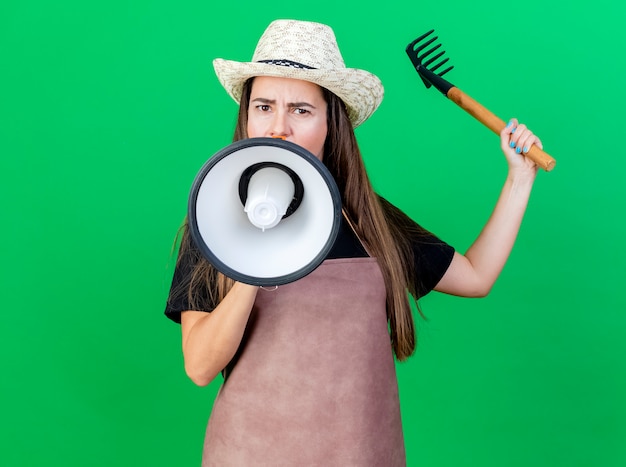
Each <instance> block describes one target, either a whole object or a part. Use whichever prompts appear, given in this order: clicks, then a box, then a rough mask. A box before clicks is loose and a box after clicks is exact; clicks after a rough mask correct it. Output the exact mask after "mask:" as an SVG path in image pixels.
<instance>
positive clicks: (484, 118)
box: [446, 86, 556, 172]
mask: <svg viewBox="0 0 626 467" xmlns="http://www.w3.org/2000/svg"><path fill="white" fill-rule="evenodd" d="M446 95H447V97H448V99H450V100H451V101H453V102H454V103H455V104H457V105H458V106H459V107H461V108H462V109H463V110H465V111H466V112H467V113H469V114H470V115H471V116H472V117H474V118H475V119H476V120H478V121H479V122H480V123H482V124H483V125H485V126H486V127H487V128H489V129H490V130H491V131H493V132H494V133H496V134H497V135H499V134H500V132H501V131H502V130H503V129H504V127H505V126H506V122H505V121H504V120H502V119H501V118H499V117H497V116H496V115H494V114H493V113H492V112H491V111H489V110H487V109H486V108H485V107H483V106H482V105H481V104H479V103H478V102H476V101H475V100H474V99H472V98H471V97H470V96H468V95H467V94H465V93H464V92H463V91H461V90H460V89H459V88H457V87H456V86H453V87H451V88H450V89H449V90H448V92H447V94H446ZM525 155H526V157H528V158H529V159H530V160H532V161H533V162H534V163H535V164H537V165H538V166H539V167H541V168H542V169H543V170H545V171H546V172H550V171H551V170H552V169H553V168H554V166H555V165H556V160H554V158H553V157H552V156H550V155H549V154H548V153H546V152H544V151H543V150H542V149H540V148H539V147H537V146H536V145H534V144H533V145H532V146H531V148H530V150H529V151H528V152H527V153H525Z"/></svg>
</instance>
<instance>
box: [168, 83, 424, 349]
mask: <svg viewBox="0 0 626 467" xmlns="http://www.w3.org/2000/svg"><path fill="white" fill-rule="evenodd" d="M252 80H253V78H252V79H250V80H248V82H246V84H245V86H244V88H243V93H242V97H241V102H240V105H239V115H238V119H237V125H236V127H235V134H234V137H233V141H239V140H241V139H245V138H247V121H248V106H249V102H250V92H251V88H252ZM322 91H323V93H324V99H325V100H326V103H327V106H328V110H327V121H328V135H327V137H326V142H325V146H324V159H323V162H324V164H325V165H326V167H327V168H328V170H329V171H330V173H331V174H332V175H333V177H334V179H335V181H336V182H337V186H338V187H339V191H340V193H341V196H342V203H343V208H344V211H345V212H346V214H347V216H348V217H349V219H350V221H351V224H352V225H353V226H354V229H355V230H356V233H357V235H358V237H359V238H360V239H361V240H362V241H363V243H364V244H365V247H366V249H367V250H368V251H369V252H370V253H371V254H372V256H374V257H376V258H377V260H378V262H379V265H380V268H381V271H382V274H383V277H384V281H385V286H386V290H387V317H388V319H389V329H390V333H391V344H392V346H393V350H394V353H395V355H396V358H397V359H398V360H404V359H406V358H407V357H409V356H410V355H411V354H412V353H413V351H414V350H415V345H416V337H415V324H414V320H413V315H412V311H411V306H410V303H409V299H408V294H407V292H408V293H410V294H411V295H413V296H414V297H416V298H417V295H416V293H417V292H416V290H415V284H416V279H417V278H416V277H415V271H414V267H413V264H414V260H413V252H412V247H411V242H410V238H409V234H410V233H409V232H407V229H406V227H407V223H406V216H404V215H403V214H402V213H401V212H400V211H399V210H397V209H396V208H394V207H393V206H392V205H391V204H390V203H388V202H385V201H384V200H383V199H382V198H380V197H379V196H378V195H377V194H376V193H375V192H374V190H373V188H372V185H371V183H370V180H369V177H368V175H367V172H366V170H365V164H364V162H363V159H362V157H361V151H360V149H359V146H358V144H357V141H356V137H355V134H354V129H353V128H352V124H351V122H350V119H349V118H348V114H347V112H346V108H345V106H344V104H343V101H341V99H339V98H338V97H337V96H336V95H335V94H333V93H332V92H330V91H328V90H326V89H324V88H322ZM180 251H181V253H183V252H186V253H187V254H192V255H193V257H191V258H190V263H191V264H195V266H194V267H193V268H192V269H191V270H190V271H187V273H186V275H187V277H186V280H184V281H183V282H182V283H181V286H180V289H179V290H178V291H173V293H177V292H178V293H185V294H186V295H187V300H188V302H189V304H190V306H191V307H192V309H197V310H202V309H206V306H207V305H206V303H211V302H212V303H216V302H218V301H220V300H222V299H223V298H224V296H225V295H226V293H228V291H229V290H230V288H231V287H232V285H233V283H234V281H233V280H232V279H230V278H227V277H226V276H224V275H223V274H221V273H219V272H218V271H217V270H216V269H215V268H214V267H213V266H212V265H211V264H210V263H209V262H208V261H207V260H206V259H204V258H203V257H201V255H200V253H199V252H198V250H197V249H196V248H193V245H192V241H191V235H190V234H189V230H188V226H187V223H185V224H184V225H183V232H182V240H181V244H180ZM181 256H182V254H180V253H179V257H181ZM197 287H204V288H205V290H207V289H208V294H207V295H206V296H202V297H199V296H198V294H196V293H195V290H197ZM183 288H184V290H183Z"/></svg>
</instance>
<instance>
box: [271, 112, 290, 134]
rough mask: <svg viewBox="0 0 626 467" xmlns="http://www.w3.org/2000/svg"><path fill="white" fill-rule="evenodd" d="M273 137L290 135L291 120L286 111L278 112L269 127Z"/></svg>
mask: <svg viewBox="0 0 626 467" xmlns="http://www.w3.org/2000/svg"><path fill="white" fill-rule="evenodd" d="M269 136H270V137H271V138H280V139H286V138H287V136H289V122H288V121H287V115H286V112H276V113H275V114H274V118H273V119H272V124H271V125H270V128H269Z"/></svg>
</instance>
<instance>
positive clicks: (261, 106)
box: [256, 104, 270, 112]
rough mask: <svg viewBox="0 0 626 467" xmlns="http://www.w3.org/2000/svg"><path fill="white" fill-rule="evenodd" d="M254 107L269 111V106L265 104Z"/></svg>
mask: <svg viewBox="0 0 626 467" xmlns="http://www.w3.org/2000/svg"><path fill="white" fill-rule="evenodd" d="M256 108H257V109H259V110H260V111H261V112H269V110H270V106H269V105H267V104H261V105H257V106H256Z"/></svg>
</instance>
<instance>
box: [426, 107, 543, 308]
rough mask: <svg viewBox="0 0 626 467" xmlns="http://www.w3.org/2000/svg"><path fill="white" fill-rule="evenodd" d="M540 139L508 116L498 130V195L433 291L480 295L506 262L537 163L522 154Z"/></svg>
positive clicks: (492, 282) (489, 288)
mask: <svg viewBox="0 0 626 467" xmlns="http://www.w3.org/2000/svg"><path fill="white" fill-rule="evenodd" d="M533 144H536V145H537V146H539V147H540V148H543V146H542V144H541V141H540V140H539V139H538V138H537V137H536V136H535V135H534V134H533V133H532V132H531V131H530V130H529V129H528V128H527V127H526V126H525V125H523V124H519V123H518V121H517V120H516V119H512V120H511V121H510V122H509V124H508V126H507V127H506V128H505V129H504V130H502V132H501V133H500V146H501V148H502V151H503V152H504V155H505V156H506V159H507V161H508V164H509V172H508V176H507V178H506V181H505V183H504V186H503V188H502V191H501V193H500V197H499V198H498V201H497V203H496V206H495V208H494V210H493V213H492V214H491V217H490V218H489V220H488V221H487V223H486V224H485V226H484V227H483V229H482V231H481V233H480V235H479V236H478V238H477V239H476V240H475V241H474V243H473V244H472V245H471V246H470V248H469V249H468V250H467V251H466V253H465V254H464V255H461V254H460V253H455V255H454V258H453V260H452V263H451V264H450V267H449V268H448V271H447V272H446V274H445V275H444V276H443V278H442V279H441V281H440V282H439V284H437V286H436V287H435V290H438V291H440V292H444V293H448V294H452V295H459V296H462V297H484V296H485V295H487V294H488V293H489V291H490V290H491V288H492V287H493V284H494V283H495V281H496V279H497V278H498V276H499V275H500V272H501V271H502V268H503V267H504V264H505V263H506V261H507V259H508V257H509V254H510V253H511V249H512V248H513V244H514V243H515V239H516V237H517V233H518V232H519V228H520V225H521V223H522V218H523V217H524V212H525V211H526V206H527V205H528V199H529V197H530V192H531V189H532V186H533V183H534V181H535V177H536V175H537V166H536V165H535V163H534V162H532V161H531V160H530V159H528V158H526V157H525V156H524V153H525V152H527V151H528V150H529V149H530V147H531V146H532V145H533Z"/></svg>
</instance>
